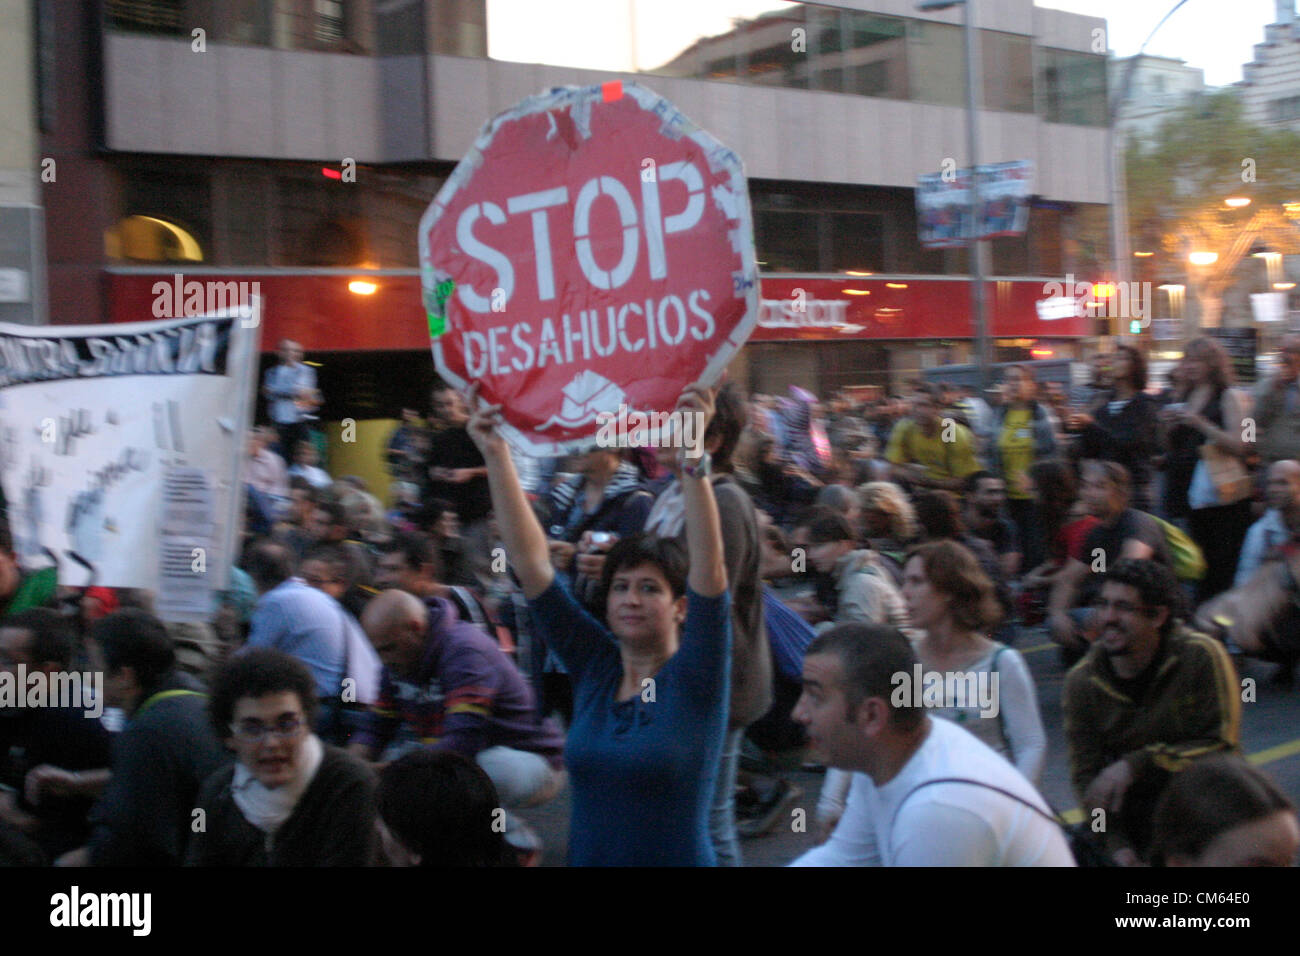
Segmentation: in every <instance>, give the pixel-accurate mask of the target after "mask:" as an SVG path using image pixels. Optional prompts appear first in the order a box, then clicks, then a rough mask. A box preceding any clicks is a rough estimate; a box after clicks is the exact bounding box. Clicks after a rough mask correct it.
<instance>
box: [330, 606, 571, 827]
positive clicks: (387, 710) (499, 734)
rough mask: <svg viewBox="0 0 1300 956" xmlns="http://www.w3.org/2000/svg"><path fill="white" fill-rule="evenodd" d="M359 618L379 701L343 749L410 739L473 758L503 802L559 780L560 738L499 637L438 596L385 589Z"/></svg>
mask: <svg viewBox="0 0 1300 956" xmlns="http://www.w3.org/2000/svg"><path fill="white" fill-rule="evenodd" d="M361 626H362V628H363V629H364V630H365V632H366V635H367V636H368V637H369V638H370V643H371V644H372V645H373V646H374V648H375V652H376V653H377V654H378V655H379V659H380V660H381V661H382V662H383V664H384V674H383V678H382V680H381V682H380V689H379V702H378V703H377V704H376V705H375V706H374V707H373V708H372V709H371V710H370V711H369V712H368V713H367V714H364V715H362V717H361V720H360V721H359V722H358V725H357V727H356V732H355V733H354V735H353V738H352V740H353V743H352V746H351V749H352V752H353V753H354V754H356V755H357V756H360V757H363V758H365V759H367V760H374V759H376V758H377V757H378V758H382V759H383V760H393V759H396V758H397V757H400V756H401V755H402V754H403V753H405V752H407V751H409V750H412V749H415V748H418V747H432V748H436V749H441V750H454V751H456V752H457V753H460V754H463V755H464V756H466V757H469V758H470V759H472V760H475V761H477V763H478V765H479V766H480V767H482V768H483V769H484V770H485V771H486V772H487V775H488V776H489V777H491V778H492V782H493V783H494V784H496V788H497V794H498V796H500V798H501V804H502V806H503V807H510V808H517V807H529V806H536V805H537V804H539V803H544V802H546V801H547V800H549V799H551V798H552V797H554V796H555V795H556V794H557V793H559V791H560V788H561V787H562V786H563V783H564V738H563V736H562V735H561V734H560V732H559V730H558V729H557V728H556V727H555V725H554V724H552V723H551V722H550V721H544V720H539V719H538V716H537V708H536V705H535V701H534V699H533V693H532V690H531V689H530V688H529V686H528V684H527V682H526V681H525V680H524V678H523V676H522V675H521V674H520V673H519V671H518V670H517V669H516V668H515V665H514V664H513V663H512V662H511V661H510V659H509V658H508V657H506V655H505V654H504V653H502V651H501V649H500V647H498V646H497V644H496V642H495V641H493V640H492V638H490V637H488V636H487V635H486V634H484V633H483V631H482V630H480V629H479V628H478V627H475V626H474V625H473V624H469V623H467V622H465V621H462V620H461V619H460V616H459V615H458V614H457V613H456V608H455V606H454V605H453V604H452V603H451V602H450V601H448V600H446V599H444V598H428V599H426V600H423V601H421V600H420V599H419V598H416V597H415V596H413V595H411V594H408V593H407V592H405V591H398V590H390V591H384V592H383V593H382V594H380V595H379V596H378V597H376V598H374V599H372V600H371V602H370V603H369V604H368V605H367V606H366V610H365V613H364V614H362V616H361Z"/></svg>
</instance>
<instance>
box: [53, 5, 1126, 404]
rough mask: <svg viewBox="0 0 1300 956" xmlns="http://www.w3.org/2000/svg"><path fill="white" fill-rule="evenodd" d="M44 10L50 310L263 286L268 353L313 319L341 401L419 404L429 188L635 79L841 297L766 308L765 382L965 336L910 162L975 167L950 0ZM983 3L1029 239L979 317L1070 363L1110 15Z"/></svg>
mask: <svg viewBox="0 0 1300 956" xmlns="http://www.w3.org/2000/svg"><path fill="white" fill-rule="evenodd" d="M51 7H52V9H50V10H48V11H46V14H45V15H47V16H49V17H51V18H52V20H53V24H54V36H56V37H57V43H58V54H59V55H60V57H62V58H63V60H62V61H61V63H60V66H61V69H60V71H59V75H58V95H59V105H60V108H61V110H60V114H59V121H58V123H57V124H56V125H55V126H54V127H52V128H51V129H50V130H49V131H47V132H45V134H44V135H43V137H42V149H43V150H44V151H45V152H46V153H47V154H49V155H56V156H61V157H63V159H65V160H66V161H67V163H68V164H69V166H70V167H71V168H72V171H73V174H74V175H75V176H76V177H77V183H78V190H77V191H76V192H75V193H73V192H72V191H68V192H66V193H65V192H63V191H61V190H60V191H57V192H55V191H50V190H47V191H46V194H45V200H46V203H47V205H48V209H49V213H48V214H49V219H50V270H51V281H50V289H51V309H50V312H51V317H52V320H53V321H56V322H71V321H86V320H87V319H93V320H112V321H129V320H139V319H147V318H151V317H153V315H154V314H155V313H154V312H152V311H150V309H151V306H152V304H153V303H154V302H155V301H156V297H155V296H154V295H153V293H152V289H153V286H154V285H155V283H157V282H159V281H167V282H170V281H172V279H173V277H174V275H176V274H178V273H181V274H184V275H185V276H186V277H188V276H190V275H193V276H195V277H196V278H200V279H202V278H204V277H205V276H217V277H222V278H226V279H231V280H236V279H238V280H242V281H249V282H253V281H256V282H259V283H260V288H261V290H262V293H263V296H264V298H265V301H266V305H265V310H264V328H263V349H264V350H269V349H273V348H274V347H275V344H276V341H277V340H278V339H280V338H281V337H285V336H289V337H293V338H296V339H298V340H300V341H302V342H303V343H304V345H305V346H306V348H307V350H308V351H309V353H310V354H311V357H313V358H315V359H317V360H318V361H320V362H321V363H322V372H321V377H322V384H323V387H324V390H325V392H326V395H327V397H330V398H331V399H332V400H335V401H337V403H338V407H339V408H340V409H344V408H345V409H347V410H348V412H349V413H350V414H354V415H356V414H358V413H360V414H362V415H365V414H367V413H368V411H369V410H373V412H374V414H375V416H376V417H379V416H381V415H388V414H392V413H393V412H394V411H395V410H396V409H397V408H400V407H401V405H402V404H404V403H411V402H415V401H417V400H418V401H419V403H421V404H422V403H423V398H422V397H420V396H418V395H417V394H416V391H417V389H418V390H421V391H422V390H423V388H424V387H425V386H424V384H420V383H422V382H424V381H426V380H427V376H428V366H429V359H428V339H427V323H426V322H425V319H424V315H423V312H422V306H421V300H420V296H419V276H418V272H417V270H416V266H417V261H416V226H417V224H418V221H419V218H420V215H421V213H422V212H423V210H424V208H425V207H426V206H427V205H428V203H429V202H430V200H431V199H432V198H433V196H434V194H435V193H436V192H437V189H438V187H439V186H440V185H441V183H442V182H443V181H444V179H445V177H446V176H447V175H448V173H449V172H450V170H451V169H452V168H453V166H454V165H455V162H456V161H457V160H458V159H459V158H460V157H461V156H462V155H463V154H464V153H465V152H466V150H467V149H468V148H469V146H470V144H471V143H472V142H473V140H474V138H475V137H476V136H477V134H478V132H479V130H480V129H481V127H482V125H483V123H484V122H485V121H486V120H487V119H489V118H490V117H492V116H493V115H495V114H497V113H499V112H501V111H502V110H504V109H506V108H508V107H510V106H512V105H514V104H515V103H516V102H518V101H519V100H521V99H523V98H524V97H525V96H528V95H530V94H533V93H536V92H538V91H540V90H544V89H547V88H550V87H554V86H562V85H588V84H596V83H601V82H604V81H607V80H611V79H636V80H638V81H639V82H642V83H644V84H646V85H648V86H650V87H652V88H653V89H655V91H656V92H658V93H660V94H662V95H663V96H665V97H667V98H668V99H669V100H671V101H672V102H674V103H675V104H676V105H677V106H678V107H679V108H680V109H681V110H682V111H683V112H684V113H686V114H687V115H688V116H690V117H691V118H692V119H693V120H694V121H696V122H697V123H699V124H700V125H701V126H703V127H704V128H706V129H708V130H709V131H710V132H712V133H713V134H714V135H715V136H716V137H717V138H718V139H720V140H721V141H722V142H724V143H726V144H727V145H728V146H729V147H731V148H732V149H734V150H735V151H736V152H737V153H738V154H739V155H740V156H741V157H742V158H743V159H744V161H745V164H746V170H747V173H748V175H749V177H750V184H751V187H750V188H751V200H752V204H753V208H754V219H755V233H756V235H755V239H756V247H757V249H758V257H759V260H760V270H761V272H762V274H763V276H764V280H763V281H764V286H763V298H764V299H765V300H766V301H767V302H768V303H769V304H770V303H776V302H781V301H782V300H783V299H785V298H786V297H787V296H788V295H790V294H791V290H792V289H795V288H799V289H803V290H804V295H805V297H806V298H807V299H808V300H810V301H814V302H825V303H829V304H828V305H827V306H826V307H825V308H824V309H822V310H821V311H820V312H817V313H816V315H819V316H821V322H822V323H823V324H820V325H819V324H817V322H816V321H814V317H802V318H801V319H800V324H798V325H797V326H796V325H794V324H792V323H790V322H788V321H784V320H782V319H781V318H780V315H781V309H780V308H779V307H773V306H770V305H769V308H768V312H769V313H770V315H771V316H772V318H771V321H770V322H766V323H764V322H760V329H759V331H758V333H756V335H755V336H754V339H753V341H752V343H751V345H750V346H748V347H747V349H746V350H745V351H744V353H742V356H741V357H740V358H739V359H738V361H737V366H736V368H735V369H734V372H735V374H736V375H737V377H740V378H742V379H744V380H747V381H749V382H750V384H752V385H754V386H755V387H760V388H764V389H772V388H778V387H782V386H783V385H784V384H786V383H787V382H790V381H799V382H800V383H801V384H805V385H807V384H812V385H813V386H814V387H820V388H832V387H838V386H840V385H848V384H871V383H877V384H891V383H894V382H896V381H898V380H901V378H902V377H903V376H905V375H910V374H912V373H914V372H915V371H916V370H917V369H920V368H923V367H927V366H931V365H942V364H951V363H953V362H958V361H964V360H966V359H967V358H969V355H970V352H971V342H970V340H971V335H972V332H971V328H972V324H971V318H970V311H969V309H970V306H969V283H968V282H965V281H962V280H963V279H964V278H966V277H967V275H968V269H967V265H966V252H965V250H964V249H947V250H930V249H925V248H922V247H921V245H920V244H919V243H918V241H917V221H916V220H917V217H916V200H915V186H916V182H917V177H918V176H920V175H922V174H925V173H933V172H937V171H939V169H940V168H941V166H942V164H943V163H944V161H945V159H952V160H953V161H955V163H956V164H957V165H958V166H963V165H966V156H965V153H966V147H965V143H966V111H965V109H964V103H965V71H964V59H963V52H962V51H963V45H962V44H963V36H962V28H961V26H960V24H961V10H960V9H955V10H952V11H946V12H939V13H919V12H917V11H916V10H915V4H913V3H911V2H910V0H859V2H841V3H821V4H805V3H784V2H778V0H771V2H754V0H727V2H725V3H722V2H719V3H712V4H701V3H697V2H687V0H631V2H628V3H600V4H593V3H578V2H572V3H570V2H566V0H549V2H537V0H411V2H406V3H381V2H371V0H357V2H343V0H337V2H323V0H227V2H216V0H175V2H167V0H149V2H144V0H134V2H133V0H101V2H86V3H68V4H55V5H51ZM42 9H44V8H43V7H42ZM715 9H716V10H718V11H720V13H718V14H716V15H715V14H714V13H713V12H711V11H714V10H715ZM977 15H978V21H977V24H976V26H977V27H978V28H979V34H978V35H979V45H978V46H979V50H980V56H981V58H982V61H983V63H984V64H985V68H984V70H983V71H982V72H983V83H982V87H983V88H982V90H981V91H980V97H979V100H980V103H981V108H980V109H979V111H978V122H979V127H980V135H981V142H982V146H981V149H982V155H981V156H980V160H981V162H983V163H996V162H1003V161H1009V160H1030V161H1031V162H1032V163H1033V166H1034V185H1033V190H1032V191H1033V193H1034V196H1033V199H1032V203H1031V210H1030V217H1029V228H1028V231H1027V233H1026V234H1025V235H1024V236H1021V237H1011V238H999V239H994V240H991V241H990V243H989V245H990V246H991V255H990V257H989V258H990V260H991V265H992V278H991V279H990V280H989V285H988V294H987V301H988V303H989V311H990V322H991V329H992V332H993V334H994V335H995V336H996V337H997V341H998V343H999V345H1000V349H999V357H1000V358H1003V357H1017V358H1018V357H1027V354H1028V351H1029V350H1031V349H1038V350H1040V351H1043V350H1047V351H1053V352H1057V353H1062V354H1067V355H1068V354H1073V352H1074V351H1075V350H1076V349H1077V345H1078V342H1079V339H1080V337H1082V336H1084V335H1088V334H1091V333H1092V331H1093V330H1094V328H1095V325H1094V324H1093V323H1092V321H1091V320H1090V319H1088V318H1086V317H1085V318H1080V317H1077V316H1069V317H1064V318H1056V317H1055V313H1052V316H1053V317H1051V318H1046V319H1045V318H1044V317H1043V316H1044V314H1047V313H1044V312H1043V311H1042V310H1041V309H1040V308H1039V305H1038V303H1040V302H1041V301H1042V300H1043V299H1045V298H1047V294H1046V293H1045V291H1044V286H1045V284H1046V283H1047V282H1048V281H1050V280H1053V279H1055V280H1057V281H1060V280H1063V279H1064V278H1065V277H1066V276H1067V275H1074V276H1077V277H1078V278H1079V279H1100V278H1101V270H1102V268H1103V265H1104V263H1105V261H1106V258H1107V247H1106V231H1105V230H1106V207H1105V203H1106V201H1107V195H1108V194H1107V184H1106V180H1105V169H1106V152H1105V148H1106V129H1105V122H1106V87H1107V81H1106V61H1105V55H1104V53H1101V54H1099V53H1097V52H1094V51H1095V50H1096V49H1098V39H1097V38H1098V36H1099V35H1101V36H1104V28H1105V23H1104V21H1103V20H1100V19H1097V18H1092V17H1083V16H1077V15H1073V14H1067V13H1062V12H1058V11H1054V10H1047V9H1040V8H1037V7H1034V6H1033V4H1032V2H1030V0H984V2H981V3H980V4H978V5H977ZM1100 49H1102V50H1104V49H1105V44H1104V40H1103V41H1102V43H1101V45H1100ZM73 67H75V69H74V68H73ZM64 168H65V167H64V166H63V165H62V164H61V166H60V169H61V177H62V175H63V174H62V170H63V169H64ZM358 290H361V291H358ZM846 290H847V291H846ZM863 293H870V295H869V296H867V295H863ZM868 300H869V301H870V302H871V307H870V308H868V307H867V306H866V305H865V304H864V303H865V301H868ZM395 370H396V371H397V374H395ZM330 412H331V408H330V406H327V408H326V415H327V416H328V415H329V414H330Z"/></svg>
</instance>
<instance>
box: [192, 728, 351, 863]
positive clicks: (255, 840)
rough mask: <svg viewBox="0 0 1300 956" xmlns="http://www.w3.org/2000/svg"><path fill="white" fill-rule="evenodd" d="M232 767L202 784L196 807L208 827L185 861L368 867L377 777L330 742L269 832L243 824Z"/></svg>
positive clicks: (217, 773) (245, 821)
mask: <svg viewBox="0 0 1300 956" xmlns="http://www.w3.org/2000/svg"><path fill="white" fill-rule="evenodd" d="M234 777H235V767H234V765H233V764H232V765H230V766H228V767H223V768H221V769H220V770H218V771H217V772H216V773H214V774H213V775H212V776H211V777H209V778H208V779H207V780H206V781H205V782H204V784H203V789H202V791H200V793H199V798H198V803H197V804H196V806H198V807H200V808H201V809H202V810H203V811H204V816H205V817H206V821H205V823H206V826H205V827H204V829H203V831H201V832H199V833H195V834H194V836H193V837H192V839H191V840H190V845H189V850H188V851H187V852H186V854H185V865H186V866H366V865H368V864H369V863H370V862H371V861H372V857H373V856H374V852H375V813H376V805H375V778H374V774H373V773H372V772H371V770H370V768H369V767H368V766H367V765H366V764H364V763H362V762H361V761H360V760H358V759H357V758H356V757H353V756H351V755H350V754H348V753H347V752H345V751H343V750H340V749H339V748H337V747H332V746H330V745H329V744H326V745H325V755H324V757H323V758H322V759H321V765H320V768H319V769H318V770H317V771H316V776H315V777H314V778H312V782H311V784H310V785H309V786H308V787H307V790H306V792H304V793H303V795H302V797H301V798H300V799H299V801H298V805H297V806H295V807H294V808H293V813H291V814H290V815H289V819H287V820H285V821H284V824H283V825H282V826H281V827H280V829H279V830H277V831H276V832H275V834H274V835H268V834H266V833H263V832H262V831H261V830H259V829H258V828H257V827H255V826H253V824H251V823H249V822H248V820H247V819H245V818H244V815H243V813H241V812H240V810H239V807H238V806H236V804H235V798H234V795H233V794H232V792H231V784H232V782H233V781H234Z"/></svg>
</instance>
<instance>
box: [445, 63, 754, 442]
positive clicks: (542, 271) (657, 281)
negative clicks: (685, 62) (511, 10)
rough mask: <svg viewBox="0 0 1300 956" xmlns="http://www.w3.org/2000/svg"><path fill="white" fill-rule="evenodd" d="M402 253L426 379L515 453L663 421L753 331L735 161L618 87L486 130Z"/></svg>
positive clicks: (563, 98)
mask: <svg viewBox="0 0 1300 956" xmlns="http://www.w3.org/2000/svg"><path fill="white" fill-rule="evenodd" d="M419 244H420V273H421V282H422V285H423V289H424V301H425V310H426V312H427V314H428V317H429V332H430V337H431V340H432V343H433V354H434V360H435V362H436V364H437V367H438V372H439V373H440V374H441V376H442V377H443V378H444V379H445V380H446V381H447V382H448V383H450V384H451V385H453V386H455V387H464V386H465V385H467V384H468V383H469V382H472V381H473V382H478V383H479V384H480V392H479V394H480V395H482V396H483V398H484V399H485V400H487V401H489V402H493V403H500V404H501V405H502V406H503V417H504V420H505V427H504V429H503V431H504V435H505V437H506V440H507V441H509V442H510V443H511V445H512V446H514V447H515V448H516V449H518V450H520V451H523V452H525V453H528V454H533V455H554V454H561V453H563V452H566V451H571V450H576V449H580V448H582V447H585V446H587V445H590V444H591V443H592V440H593V437H594V436H595V435H596V433H597V431H598V421H597V419H598V416H600V415H602V413H604V414H608V415H614V414H618V413H619V412H620V411H624V412H626V411H627V410H631V411H634V412H642V413H645V412H664V411H668V410H671V409H672V408H673V406H674V405H675V403H676V401H677V397H678V395H679V393H680V392H681V389H682V387H683V386H684V385H686V384H688V383H689V382H691V381H694V380H697V379H701V380H704V381H705V382H709V383H711V382H713V381H716V380H717V378H718V377H719V376H720V375H721V373H722V371H723V369H724V368H725V367H726V365H727V363H728V362H729V361H730V359H731V358H732V356H733V355H734V354H735V353H736V351H737V350H738V349H739V348H740V347H741V346H742V345H743V344H744V343H745V340H746V339H747V338H748V336H749V333H750V331H751V329H752V328H753V325H754V323H755V321H756V319H757V304H758V275H757V270H756V265H755V262H754V249H753V230H752V226H751V216H750V209H749V194H748V191H747V188H746V184H745V178H744V173H743V170H742V168H741V163H740V159H739V158H738V157H737V156H736V154H735V153H733V152H732V151H731V150H729V149H727V148H726V147H725V146H723V145H721V144H720V143H718V142H717V141H716V140H715V139H714V138H713V137H712V136H710V135H709V134H708V133H706V132H704V131H703V130H701V129H699V128H698V127H696V126H695V125H694V124H693V123H691V122H690V120H688V119H687V118H686V117H685V116H683V115H682V114H681V113H680V112H679V111H678V110H677V109H676V108H675V107H673V106H672V104H670V103H668V102H667V101H666V100H664V99H663V98H661V97H659V96H657V95H656V94H654V93H652V92H651V91H650V90H648V89H646V88H645V87H642V86H639V85H637V84H635V83H607V84H605V85H603V86H593V87H568V88H564V89H557V90H552V91H551V92H549V93H545V94H542V95H539V96H534V97H531V98H530V99H527V100H525V101H524V102H523V103H521V104H519V105H518V106H516V107H515V108H513V109H511V110H509V111H507V112H505V113H503V114H501V115H500V116H498V117H496V118H495V119H493V120H492V121H491V122H489V123H488V124H487V126H486V127H485V128H484V130H483V132H482V133H481V135H480V136H479V138H478V140H477V142H476V143H475V145H474V147H473V149H471V150H470V152H469V154H468V155H467V156H466V157H465V158H464V159H463V160H461V162H460V164H459V165H458V166H457V167H456V169H455V171H454V172H453V173H452V175H451V177H450V178H449V179H448V180H447V182H446V184H445V185H444V186H443V188H442V189H441V190H440V191H439V193H438V195H437V197H436V198H435V199H434V201H433V203H432V204H431V205H430V206H429V208H428V210H427V211H426V212H425V214H424V218H423V219H422V220H421V223H420V235H419ZM659 437H662V436H659ZM647 438H648V441H647V443H648V444H650V443H654V442H655V440H656V436H654V435H649V434H648V435H647Z"/></svg>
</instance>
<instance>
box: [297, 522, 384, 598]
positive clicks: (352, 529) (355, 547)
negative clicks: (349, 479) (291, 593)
mask: <svg viewBox="0 0 1300 956" xmlns="http://www.w3.org/2000/svg"><path fill="white" fill-rule="evenodd" d="M356 527H357V526H356V525H355V524H353V523H352V516H351V515H349V512H348V509H347V508H346V507H345V506H344V505H343V504H342V503H341V502H340V501H339V500H337V499H335V498H325V499H323V500H322V501H321V502H320V503H319V504H318V505H317V506H316V510H315V512H314V513H313V514H312V520H311V524H310V525H309V527H308V533H309V534H310V535H311V537H312V541H313V543H314V544H333V545H338V546H339V547H340V548H342V549H343V552H344V553H345V554H346V555H347V557H348V565H347V575H346V578H345V580H344V584H346V585H347V587H346V588H345V589H344V591H343V597H342V598H340V599H339V603H340V604H342V605H343V606H344V607H345V608H347V609H348V611H349V612H350V613H351V614H352V616H353V617H355V618H358V619H360V617H361V612H362V611H364V610H365V609H366V602H367V601H369V600H370V599H371V598H372V597H374V596H375V595H376V594H377V593H378V592H377V591H376V590H375V589H374V588H373V587H371V578H372V576H373V574H374V558H373V555H372V553H371V550H370V548H369V547H367V546H366V545H365V544H363V543H362V542H361V541H360V540H358V539H359V537H360V534H359V533H358V532H357V530H356Z"/></svg>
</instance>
